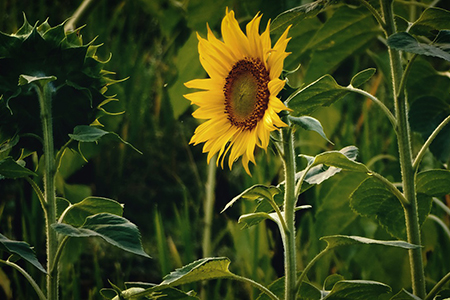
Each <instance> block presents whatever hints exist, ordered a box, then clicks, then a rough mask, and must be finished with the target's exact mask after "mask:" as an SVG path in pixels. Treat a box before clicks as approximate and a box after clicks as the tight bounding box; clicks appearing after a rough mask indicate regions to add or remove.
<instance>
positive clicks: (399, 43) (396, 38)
mask: <svg viewBox="0 0 450 300" xmlns="http://www.w3.org/2000/svg"><path fill="white" fill-rule="evenodd" d="M387 42H388V45H389V47H391V48H393V49H396V50H401V51H405V52H410V53H414V54H419V55H426V56H434V57H439V58H442V59H445V60H447V61H450V30H441V31H440V32H439V33H438V35H437V37H436V39H435V40H434V41H433V43H432V44H424V43H419V42H418V41H417V40H416V39H415V38H414V37H413V36H412V35H411V34H409V33H407V32H399V33H395V34H393V35H391V36H390V37H389V38H388V40H387Z"/></svg>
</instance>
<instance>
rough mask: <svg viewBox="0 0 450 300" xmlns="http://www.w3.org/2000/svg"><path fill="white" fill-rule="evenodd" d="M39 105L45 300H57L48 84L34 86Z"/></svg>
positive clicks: (54, 198)
mask: <svg viewBox="0 0 450 300" xmlns="http://www.w3.org/2000/svg"><path fill="white" fill-rule="evenodd" d="M36 86H37V89H36V91H37V94H38V97H39V104H40V107H41V109H40V110H41V122H42V135H43V140H44V198H45V205H46V210H45V223H46V224H45V225H46V234H47V270H48V272H49V273H48V275H47V299H48V300H56V299H58V270H57V268H54V270H51V269H52V267H53V265H54V259H55V256H56V252H57V249H58V237H57V235H56V232H55V231H54V230H53V229H52V227H51V225H52V224H54V223H56V185H55V174H56V166H55V155H54V145H53V125H52V97H51V96H52V95H51V87H50V85H49V84H48V83H45V84H36Z"/></svg>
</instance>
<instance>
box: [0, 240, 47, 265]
mask: <svg viewBox="0 0 450 300" xmlns="http://www.w3.org/2000/svg"><path fill="white" fill-rule="evenodd" d="M0 249H1V250H3V251H6V252H8V253H11V254H15V255H17V256H19V257H21V258H23V259H24V260H26V261H27V262H29V263H31V264H32V265H33V266H35V267H36V268H37V269H38V270H39V271H41V272H44V273H47V271H45V269H44V267H43V266H42V265H41V263H40V262H39V261H38V260H37V258H36V255H35V254H34V251H33V249H32V248H31V247H30V245H29V244H28V243H26V242H22V241H13V240H10V239H8V238H7V237H6V236H4V235H2V234H1V233H0Z"/></svg>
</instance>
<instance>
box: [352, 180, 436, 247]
mask: <svg viewBox="0 0 450 300" xmlns="http://www.w3.org/2000/svg"><path fill="white" fill-rule="evenodd" d="M417 202H418V214H419V223H420V224H422V223H423V222H424V221H425V218H426V217H427V216H428V214H429V213H430V209H431V197H422V198H421V199H420V201H417ZM350 205H351V207H352V209H353V210H354V211H356V212H357V213H358V214H360V215H362V216H364V217H368V218H371V219H374V220H376V221H378V223H379V224H380V225H381V226H382V227H383V228H384V229H386V231H387V232H389V233H390V234H391V235H392V236H394V237H396V238H399V239H401V240H406V227H405V215H404V211H403V207H402V205H401V203H400V201H399V200H398V199H397V197H396V196H395V195H394V194H393V193H392V192H391V191H390V190H389V189H388V188H387V187H386V185H385V184H384V183H382V182H381V181H380V180H378V179H376V178H374V177H372V176H370V177H368V178H367V179H366V180H364V181H363V182H362V183H361V184H360V185H359V187H358V188H357V189H356V190H355V191H354V192H353V194H352V195H351V197H350Z"/></svg>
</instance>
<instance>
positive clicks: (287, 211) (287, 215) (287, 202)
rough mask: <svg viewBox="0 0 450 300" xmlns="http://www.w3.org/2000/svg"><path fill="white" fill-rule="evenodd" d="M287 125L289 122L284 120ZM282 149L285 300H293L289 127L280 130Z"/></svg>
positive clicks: (292, 183) (293, 198)
mask: <svg viewBox="0 0 450 300" xmlns="http://www.w3.org/2000/svg"><path fill="white" fill-rule="evenodd" d="M284 121H285V122H286V124H288V125H289V120H288V119H287V118H286V119H285V120H284ZM282 141H283V147H284V151H283V153H284V160H283V162H284V177H285V178H284V179H285V193H284V220H285V222H286V229H287V230H285V231H284V232H282V234H281V236H282V239H283V245H284V270H285V300H294V299H295V295H296V281H297V274H296V273H297V272H296V265H297V263H296V249H295V202H296V199H297V197H296V196H295V151H294V135H293V132H292V128H291V127H286V128H283V129H282Z"/></svg>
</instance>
